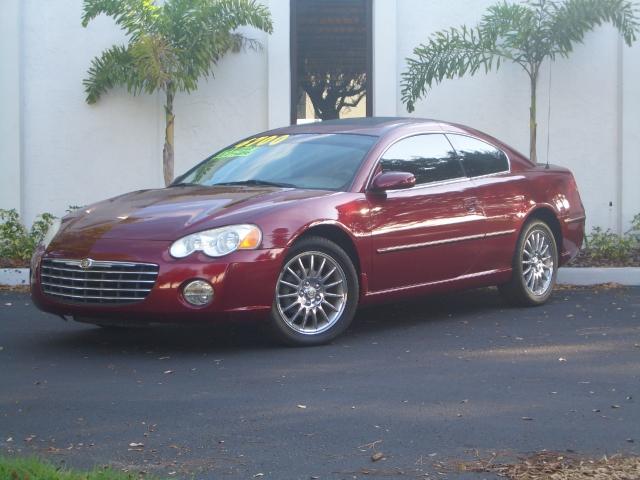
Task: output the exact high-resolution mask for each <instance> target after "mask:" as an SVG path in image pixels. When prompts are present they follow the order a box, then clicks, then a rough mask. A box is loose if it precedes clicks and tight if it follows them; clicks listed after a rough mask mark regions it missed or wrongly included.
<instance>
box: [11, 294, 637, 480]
mask: <svg viewBox="0 0 640 480" xmlns="http://www.w3.org/2000/svg"><path fill="white" fill-rule="evenodd" d="M0 347H1V348H2V350H1V351H0V368H1V370H0V453H2V452H4V453H7V452H9V453H12V452H13V453H17V454H21V455H25V454H29V453H41V454H44V455H46V456H48V457H49V458H51V459H53V460H54V461H61V460H64V461H66V462H67V463H69V464H72V465H76V466H90V465H93V464H96V463H97V464H103V463H111V464H113V465H115V466H117V467H119V468H130V469H131V470H133V471H139V470H141V471H150V472H157V473H160V474H163V475H168V476H171V475H173V476H175V477H176V478H181V477H182V476H183V475H184V474H185V473H193V474H195V478H216V479H218V478H253V477H254V476H255V478H265V479H268V478H271V479H310V478H322V479H341V478H363V477H365V476H366V478H372V477H373V478H375V477H376V476H381V475H385V476H386V478H396V477H397V478H407V477H408V478H415V477H417V478H430V477H431V478H433V477H434V476H435V477H439V476H438V474H437V473H436V472H434V470H433V468H432V464H433V462H434V461H438V460H444V459H451V458H459V457H468V456H469V452H470V451H472V450H474V449H477V450H478V451H479V452H480V453H481V454H484V453H486V452H490V451H493V450H501V451H508V452H515V453H521V452H530V451H535V450H541V449H545V448H546V449H555V450H560V451H564V450H567V449H569V450H573V451H576V452H579V453H585V454H596V455H599V454H604V453H612V452H629V453H636V454H637V453H638V451H639V450H640V449H639V446H640V408H639V403H640V289H632V288H630V289H626V290H618V289H615V290H593V289H587V290H564V291H559V292H558V293H556V294H555V296H554V297H553V299H552V301H551V303H550V304H549V305H547V306H545V307H541V308H536V309H512V308H508V307H506V306H505V305H503V303H502V302H501V300H500V298H499V296H498V294H497V293H496V292H495V291H494V290H490V289H489V290H479V291H473V292H467V293H462V294H456V295H451V296H442V297H436V298H431V299H426V300H422V301H420V302H414V303H405V304H397V305H391V306H385V307H378V308H375V309H370V310H363V311H361V312H360V313H359V314H358V316H357V317H356V321H355V325H354V326H353V327H352V328H351V330H350V331H349V332H348V333H347V334H346V335H345V336H343V337H342V338H340V339H339V340H338V341H336V342H335V343H334V344H332V345H328V346H324V347H317V348H306V349H291V348H281V347H278V346H275V345H273V344H271V343H269V342H268V341H267V340H266V339H265V336H264V332H262V331H261V330H260V329H259V328H258V327H257V326H256V325H250V324H245V325H225V326H221V327H215V328H197V329H176V328H162V329H156V330H136V331H131V332H128V333H123V334H116V333H112V332H107V331H103V330H101V329H98V328H93V327H90V326H84V325H80V324H74V323H64V322H63V321H61V320H59V319H58V318H56V317H53V316H50V315H46V314H43V313H40V312H38V311H36V310H35V309H34V308H33V306H31V303H30V299H29V297H28V296H25V295H20V294H15V293H13V294H12V293H6V292H5V293H1V292H0ZM137 444H143V446H141V445H138V446H136V445H137ZM132 445H133V446H132ZM374 452H382V453H383V454H384V455H385V457H386V458H385V459H383V460H380V461H377V462H373V461H372V460H371V456H372V454H373V453H374ZM174 472H175V473H174ZM425 473H428V474H429V475H430V477H424V476H423V475H424V474H425ZM261 474H262V475H261ZM451 477H452V475H449V478H451ZM453 477H455V476H453ZM188 478H191V477H188ZM440 478H441V477H440ZM485 478H486V476H485Z"/></svg>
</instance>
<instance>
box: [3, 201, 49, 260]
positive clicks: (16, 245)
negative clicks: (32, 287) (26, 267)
mask: <svg viewBox="0 0 640 480" xmlns="http://www.w3.org/2000/svg"><path fill="white" fill-rule="evenodd" d="M55 218H56V217H54V216H53V215H51V214H50V213H43V214H41V215H39V216H38V217H37V218H36V220H35V221H34V222H33V225H32V226H31V229H27V228H26V227H25V226H24V224H23V223H22V222H21V221H20V215H19V214H18V212H17V211H16V210H15V209H11V210H2V209H0V261H1V262H2V263H3V264H6V265H22V264H25V263H28V262H29V259H30V258H31V255H33V252H34V250H35V248H36V247H37V246H38V243H39V242H40V241H41V240H42V239H43V238H44V236H45V235H46V233H47V231H48V230H49V227H50V226H51V224H52V223H53V220H54V219H55Z"/></svg>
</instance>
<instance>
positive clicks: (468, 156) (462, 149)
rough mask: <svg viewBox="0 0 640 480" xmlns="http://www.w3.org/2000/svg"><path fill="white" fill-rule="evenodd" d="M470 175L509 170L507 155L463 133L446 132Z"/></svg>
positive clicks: (475, 175)
mask: <svg viewBox="0 0 640 480" xmlns="http://www.w3.org/2000/svg"><path fill="white" fill-rule="evenodd" d="M447 136H448V137H449V140H451V143H452V144H453V147H454V148H455V149H456V151H457V152H458V155H459V156H460V159H461V160H462V165H464V170H465V173H466V174H467V175H468V176H470V177H478V176H480V175H488V174H490V173H497V172H506V171H507V170H509V162H508V160H507V156H506V155H505V154H504V153H503V152H502V151H501V150H498V149H497V148H496V147H494V146H492V145H489V144H488V143H485V142H483V141H481V140H477V139H475V138H471V137H466V136H464V135H452V134H450V133H449V134H447Z"/></svg>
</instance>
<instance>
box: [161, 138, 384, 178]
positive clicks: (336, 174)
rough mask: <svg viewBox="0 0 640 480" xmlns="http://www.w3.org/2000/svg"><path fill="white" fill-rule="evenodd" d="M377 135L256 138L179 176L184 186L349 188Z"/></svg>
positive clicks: (245, 141) (218, 154)
mask: <svg viewBox="0 0 640 480" xmlns="http://www.w3.org/2000/svg"><path fill="white" fill-rule="evenodd" d="M376 139H377V138H376V137H373V136H369V135H353V134H344V133H343V134H297V135H270V136H262V137H253V138H250V139H247V140H244V141H242V142H240V143H237V144H235V145H232V146H230V147H227V148H225V149H224V150H221V151H220V152H218V153H216V154H214V155H213V156H211V157H209V158H208V159H206V160H205V161H203V162H201V163H200V164H198V165H196V166H195V167H194V168H192V169H191V170H189V171H188V172H187V173H185V174H184V175H182V176H181V177H178V178H177V179H176V181H175V182H174V183H173V184H172V186H180V185H204V186H215V185H250V186H254V185H255V186H263V185H264V186H276V187H290V188H308V189H321V190H345V189H346V188H348V186H349V185H350V184H351V181H352V180H353V177H354V175H355V174H356V171H357V170H358V167H359V166H360V164H361V163H362V160H363V158H364V157H365V155H366V154H367V152H368V151H369V149H370V148H371V147H372V146H373V144H374V143H375V141H376Z"/></svg>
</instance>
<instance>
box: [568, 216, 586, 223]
mask: <svg viewBox="0 0 640 480" xmlns="http://www.w3.org/2000/svg"><path fill="white" fill-rule="evenodd" d="M586 218H587V217H586V215H580V216H579V217H573V218H571V217H567V218H565V219H564V223H576V222H582V221H583V220H585V219H586Z"/></svg>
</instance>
